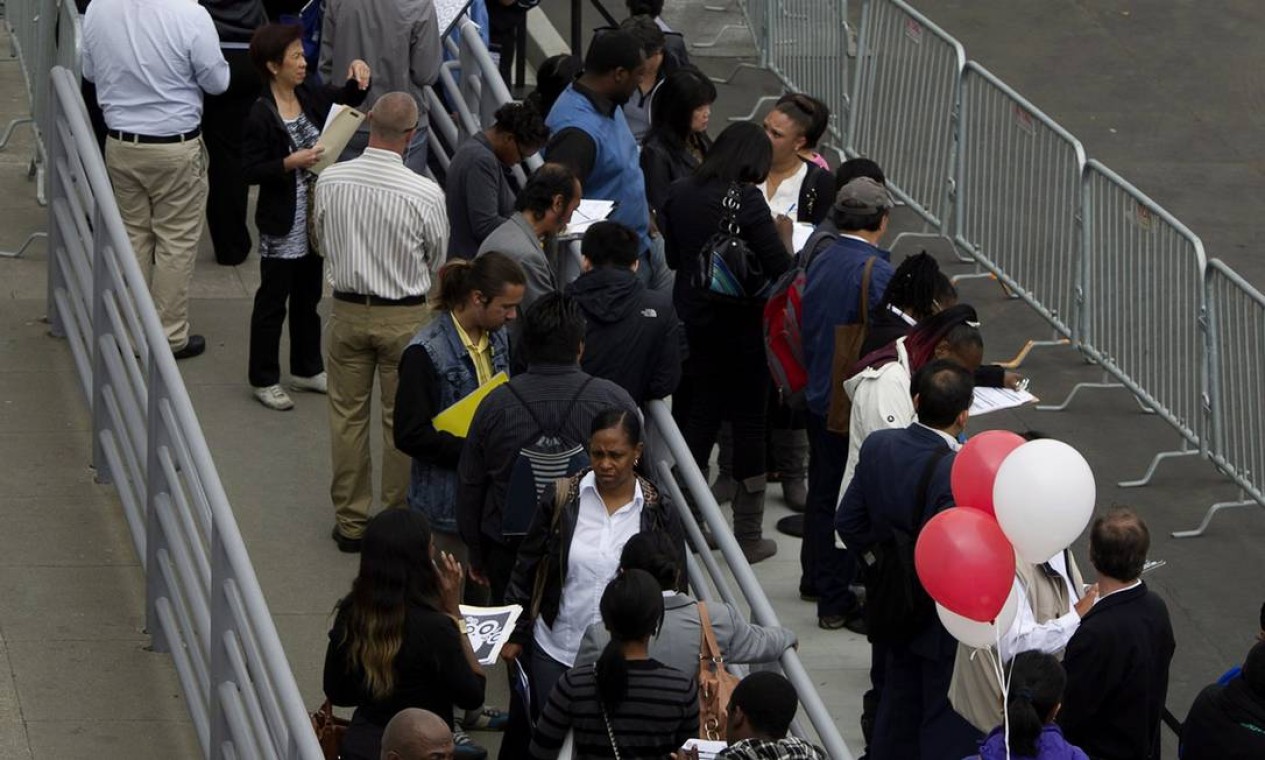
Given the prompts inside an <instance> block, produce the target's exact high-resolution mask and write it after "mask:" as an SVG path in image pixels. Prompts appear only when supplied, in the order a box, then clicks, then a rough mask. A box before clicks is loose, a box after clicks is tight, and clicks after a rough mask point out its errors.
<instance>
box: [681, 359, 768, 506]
mask: <svg viewBox="0 0 1265 760" xmlns="http://www.w3.org/2000/svg"><path fill="white" fill-rule="evenodd" d="M701 337H702V336H698V338H696V337H691V339H690V356H689V358H688V359H686V360H685V367H684V373H683V374H684V377H683V378H682V383H681V384H682V386H684V387H685V391H686V393H685V395H686V396H687V399H686V403H685V404H683V405H682V406H683V409H682V412H681V413H680V414H679V415H678V416H677V423H678V424H679V425H680V426H681V433H682V435H683V436H684V437H685V443H686V445H688V446H689V447H690V453H691V454H693V455H694V460H695V462H697V463H698V466H699V469H701V470H702V471H703V472H707V463H708V460H710V459H711V453H712V446H714V445H715V444H716V436H717V435H718V434H719V433H720V424H721V422H729V424H730V426H731V428H732V429H733V449H734V453H733V477H734V479H735V480H737V481H739V482H741V481H743V480H746V479H747V478H752V477H757V476H760V475H764V474H765V473H766V472H767V469H766V467H765V461H764V460H765V450H766V449H765V414H766V412H767V409H768V404H767V402H768V395H769V386H770V384H771V381H770V380H769V367H768V364H767V362H766V359H765V355H764V346H763V345H762V344H761V343H760V341H759V340H758V339H756V340H745V341H734V340H730V341H724V342H721V341H717V340H703V339H700V338H701ZM673 406H674V407H675V406H676V400H675V398H674V400H673Z"/></svg>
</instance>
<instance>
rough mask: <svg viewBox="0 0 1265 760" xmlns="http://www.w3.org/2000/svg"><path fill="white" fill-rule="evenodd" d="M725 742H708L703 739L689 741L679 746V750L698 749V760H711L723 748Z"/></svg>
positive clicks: (726, 745)
mask: <svg viewBox="0 0 1265 760" xmlns="http://www.w3.org/2000/svg"><path fill="white" fill-rule="evenodd" d="M728 746H729V745H728V744H727V743H725V742H709V741H707V740H705V739H690V740H689V741H687V742H686V743H685V744H683V745H681V749H695V748H697V749H698V760H712V759H713V758H715V757H716V755H717V753H719V752H720V751H721V750H722V749H724V748H725V747H728Z"/></svg>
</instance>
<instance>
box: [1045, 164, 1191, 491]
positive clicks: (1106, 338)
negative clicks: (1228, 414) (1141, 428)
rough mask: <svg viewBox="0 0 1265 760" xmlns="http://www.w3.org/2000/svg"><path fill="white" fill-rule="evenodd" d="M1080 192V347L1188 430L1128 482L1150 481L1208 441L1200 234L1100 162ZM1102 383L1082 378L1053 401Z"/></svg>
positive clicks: (1154, 408) (1156, 409)
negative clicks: (1163, 464)
mask: <svg viewBox="0 0 1265 760" xmlns="http://www.w3.org/2000/svg"><path fill="white" fill-rule="evenodd" d="M1082 192H1083V203H1084V211H1083V217H1084V235H1085V239H1084V244H1083V245H1084V251H1085V262H1084V266H1085V279H1084V299H1085V301H1084V305H1083V312H1082V323H1081V327H1080V329H1079V330H1078V335H1077V347H1078V348H1079V349H1080V351H1081V353H1083V354H1084V355H1085V356H1086V357H1087V358H1088V359H1090V360H1091V361H1093V362H1095V363H1096V364H1098V365H1099V366H1101V367H1102V369H1103V371H1104V372H1105V373H1106V374H1107V375H1108V376H1110V377H1112V378H1114V379H1115V384H1118V385H1120V386H1123V387H1125V388H1127V389H1128V390H1129V391H1130V392H1131V393H1133V394H1134V396H1135V397H1136V398H1137V399H1138V401H1139V402H1140V403H1141V404H1143V406H1144V407H1145V408H1146V409H1147V410H1148V411H1154V412H1155V413H1156V414H1158V415H1159V416H1160V417H1162V418H1163V419H1164V421H1165V422H1167V423H1168V424H1170V425H1172V426H1173V428H1175V429H1176V430H1177V432H1178V433H1180V434H1181V436H1182V444H1181V449H1180V450H1178V451H1167V452H1163V453H1161V454H1158V455H1156V457H1155V459H1154V460H1152V462H1151V465H1150V467H1149V468H1148V469H1147V472H1146V474H1145V475H1144V476H1143V477H1142V479H1140V480H1136V481H1129V482H1127V483H1122V484H1121V485H1123V486H1134V485H1144V484H1146V483H1147V482H1149V481H1150V479H1151V476H1152V475H1153V474H1154V473H1155V468H1156V466H1157V465H1158V464H1159V462H1160V461H1162V460H1164V459H1167V458H1170V457H1175V456H1192V455H1195V454H1198V453H1199V449H1200V446H1201V444H1202V437H1203V429H1204V404H1205V401H1204V393H1203V389H1204V388H1205V387H1206V386H1205V382H1204V374H1205V371H1206V369H1205V363H1204V361H1202V357H1203V355H1204V353H1203V352H1204V345H1203V336H1202V335H1201V333H1202V328H1201V323H1202V320H1203V317H1204V298H1203V287H1204V286H1203V278H1204V268H1205V259H1204V249H1203V243H1202V242H1201V241H1200V240H1199V238H1198V237H1196V236H1195V234H1194V233H1193V232H1191V231H1190V230H1189V229H1187V228H1186V225H1184V224H1182V223H1181V222H1179V221H1178V220H1177V219H1176V218H1175V217H1174V216H1173V215H1172V214H1170V213H1168V212H1167V211H1165V210H1164V209H1163V208H1161V207H1160V206H1159V204H1157V203H1155V201H1153V200H1151V199H1150V198H1148V197H1147V196H1146V195H1144V194H1143V193H1142V192H1141V191H1140V190H1138V189H1137V188H1136V187H1134V186H1133V185H1131V184H1129V183H1128V182H1126V181H1125V180H1124V179H1123V178H1121V177H1120V176H1119V175H1118V174H1116V173H1115V172H1113V171H1112V170H1111V169H1108V168H1107V167H1106V166H1103V165H1102V164H1101V163H1099V162H1098V161H1095V160H1090V161H1089V162H1088V164H1087V165H1086V167H1085V175H1084V189H1083V191H1082ZM1161 293H1164V294H1165V295H1164V297H1163V298H1160V297H1159V294H1161ZM1182 359H1189V361H1182ZM1103 385H1104V384H1103V383H1081V384H1079V385H1077V386H1076V387H1075V388H1073V389H1072V391H1071V393H1070V394H1069V395H1068V397H1067V400H1066V401H1064V402H1063V404H1061V405H1060V406H1058V407H1054V408H1064V407H1066V406H1067V404H1068V403H1070V402H1071V400H1072V398H1073V397H1074V396H1075V395H1076V393H1077V392H1079V391H1080V390H1081V389H1082V388H1085V387H1103ZM1108 385H1110V384H1108ZM1192 446H1193V447H1194V448H1193V449H1192V448H1191V447H1192Z"/></svg>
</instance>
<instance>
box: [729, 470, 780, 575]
mask: <svg viewBox="0 0 1265 760" xmlns="http://www.w3.org/2000/svg"><path fill="white" fill-rule="evenodd" d="M738 486H739V487H738V493H737V495H735V496H734V506H733V509H734V538H736V539H738V547H739V548H741V549H742V554H743V556H745V557H746V558H747V562H749V563H750V564H752V565H754V564H755V563H757V562H762V561H763V560H766V559H768V558H769V557H772V556H773V555H774V554H777V542H776V541H774V540H773V539H770V538H764V490H765V479H764V476H763V475H757V476H756V477H753V478H747V479H746V480H744V481H742V482H741V483H739V484H738Z"/></svg>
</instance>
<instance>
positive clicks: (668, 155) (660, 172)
mask: <svg viewBox="0 0 1265 760" xmlns="http://www.w3.org/2000/svg"><path fill="white" fill-rule="evenodd" d="M715 102H716V85H714V84H712V80H710V79H708V78H707V76H706V75H705V74H703V72H701V71H699V70H698V69H696V68H694V67H693V66H689V67H686V68H681V69H677V70H676V71H673V72H672V73H671V74H668V76H667V78H665V79H664V80H663V84H661V85H659V89H658V90H657V91H656V92H655V94H654V103H653V106H652V108H651V109H650V112H651V114H652V118H651V122H650V132H649V133H647V134H646V139H645V141H644V142H643V143H642V144H641V172H642V174H644V175H645V178H646V200H647V201H649V202H650V211H651V213H652V214H654V215H655V217H656V218H655V223H656V224H659V223H660V221H659V219H658V214H659V208H660V207H661V206H663V201H664V200H666V199H667V197H668V188H669V187H671V186H672V183H673V182H675V181H677V180H678V179H683V178H685V177H688V176H690V175H691V174H693V173H694V170H695V169H697V168H698V165H699V164H700V163H701V162H702V160H703V157H704V156H706V155H707V149H708V148H710V147H711V144H712V141H711V138H709V137H708V136H707V122H708V120H709V119H710V118H711V113H712V103H715Z"/></svg>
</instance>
